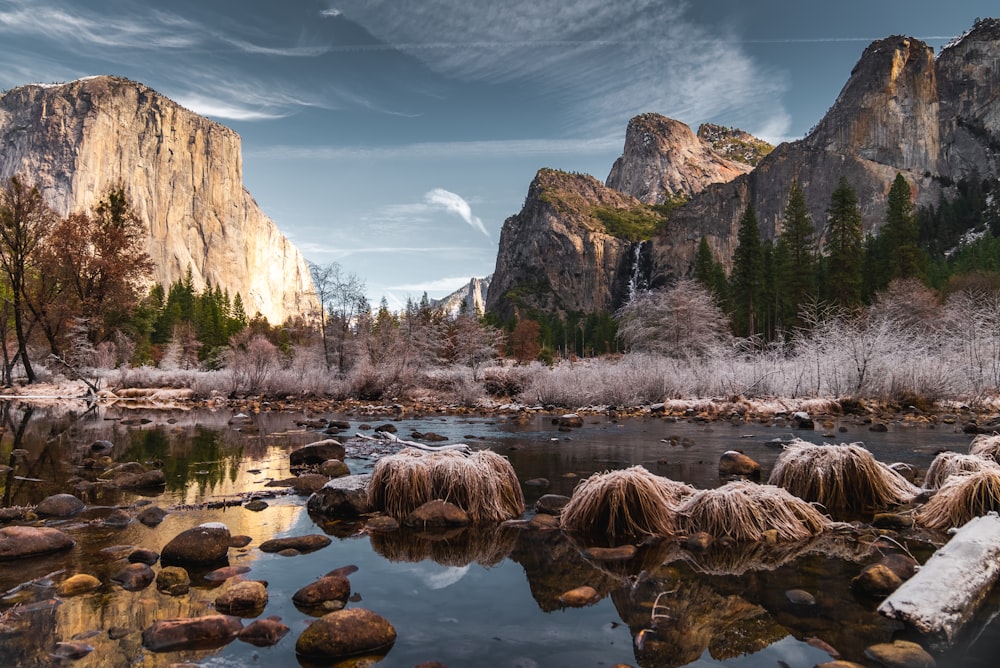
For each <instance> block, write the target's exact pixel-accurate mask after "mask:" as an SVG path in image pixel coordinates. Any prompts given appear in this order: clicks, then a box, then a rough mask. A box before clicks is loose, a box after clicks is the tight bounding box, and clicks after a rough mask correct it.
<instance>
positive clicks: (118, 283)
mask: <svg viewBox="0 0 1000 668" xmlns="http://www.w3.org/2000/svg"><path fill="white" fill-rule="evenodd" d="M146 237H147V233H146V228H145V226H144V225H143V223H142V221H141V220H140V219H139V217H138V215H137V214H136V213H135V210H134V208H133V207H132V203H131V202H130V200H129V198H128V196H127V195H126V194H125V190H124V188H123V187H122V186H120V185H119V186H115V187H112V188H111V189H110V190H109V191H108V192H107V193H106V194H105V196H104V197H103V198H102V199H101V201H100V202H98V203H97V206H95V207H94V210H93V212H92V213H91V214H87V213H76V214H71V215H70V216H68V217H66V218H63V219H62V220H60V221H59V222H58V223H57V224H56V226H55V229H54V230H53V234H51V235H50V236H49V238H48V239H47V242H46V243H45V244H44V248H43V251H42V253H43V257H44V262H43V267H44V271H43V272H41V275H39V276H38V277H37V282H36V284H35V286H34V289H33V290H32V297H33V298H32V299H31V300H30V305H31V308H32V311H33V313H34V315H35V317H36V318H37V320H38V321H39V324H40V325H41V327H42V329H43V331H44V332H45V334H46V337H47V338H48V341H49V345H50V347H51V348H52V352H53V354H59V350H60V347H61V345H60V335H61V333H62V331H63V329H64V328H65V326H66V322H67V320H68V319H70V318H81V319H84V320H86V321H87V322H89V323H90V324H91V326H92V327H93V330H92V331H91V332H90V336H91V340H92V342H93V343H98V342H100V341H102V340H105V339H107V338H108V337H109V336H110V335H111V333H112V331H113V330H114V328H115V327H116V326H117V325H118V324H120V323H121V322H123V321H124V320H125V319H126V318H127V317H128V315H129V313H130V312H131V310H132V308H133V306H134V305H135V304H136V303H138V301H139V298H140V295H141V291H142V289H143V287H144V284H145V282H146V281H147V280H148V279H149V277H150V275H151V273H152V271H153V261H152V260H151V259H150V257H149V255H148V254H147V253H146V251H145V241H146Z"/></svg>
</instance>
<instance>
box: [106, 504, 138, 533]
mask: <svg viewBox="0 0 1000 668" xmlns="http://www.w3.org/2000/svg"><path fill="white" fill-rule="evenodd" d="M131 521H132V518H131V517H129V514H128V513H126V512H125V511H124V510H122V509H120V508H115V509H114V510H112V511H111V512H110V513H108V514H107V516H106V517H105V518H104V520H103V521H102V522H101V523H102V524H103V525H104V526H106V527H108V528H109V529H124V528H125V527H127V526H128V525H129V523H130V522H131Z"/></svg>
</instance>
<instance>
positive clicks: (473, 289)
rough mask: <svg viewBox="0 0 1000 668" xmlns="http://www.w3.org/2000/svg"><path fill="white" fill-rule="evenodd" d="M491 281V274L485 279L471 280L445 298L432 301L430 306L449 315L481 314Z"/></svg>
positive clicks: (484, 307)
mask: <svg viewBox="0 0 1000 668" xmlns="http://www.w3.org/2000/svg"><path fill="white" fill-rule="evenodd" d="M492 280H493V275H492V274H491V275H489V276H487V277H486V278H472V279H471V280H470V281H469V282H468V283H467V284H465V285H463V286H462V287H460V288H459V289H458V290H455V291H454V292H453V293H451V294H450V295H448V296H447V297H443V298H441V299H435V300H432V304H433V305H434V306H436V307H438V308H441V309H444V311H445V313H448V314H450V315H458V314H459V313H468V314H470V315H474V314H476V313H483V312H484V311H485V310H486V293H487V292H489V289H490V281H492Z"/></svg>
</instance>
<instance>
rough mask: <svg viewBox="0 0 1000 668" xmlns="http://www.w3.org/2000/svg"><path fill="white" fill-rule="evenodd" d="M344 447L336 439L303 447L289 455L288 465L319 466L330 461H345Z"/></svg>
mask: <svg viewBox="0 0 1000 668" xmlns="http://www.w3.org/2000/svg"><path fill="white" fill-rule="evenodd" d="M345 452H346V451H345V450H344V446H343V445H341V443H340V441H338V440H336V439H334V438H328V439H325V440H322V441H316V442H315V443H309V444H307V445H303V446H302V447H301V448H299V449H298V450H293V451H292V453H291V454H289V455H288V463H289V464H290V465H291V466H293V467H295V466H319V465H320V464H322V463H323V462H325V461H327V460H328V459H339V460H341V461H343V460H344V456H345Z"/></svg>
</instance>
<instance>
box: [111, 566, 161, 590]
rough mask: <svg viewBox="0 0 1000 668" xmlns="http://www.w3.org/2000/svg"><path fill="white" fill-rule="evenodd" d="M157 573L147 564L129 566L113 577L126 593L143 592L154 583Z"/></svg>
mask: <svg viewBox="0 0 1000 668" xmlns="http://www.w3.org/2000/svg"><path fill="white" fill-rule="evenodd" d="M155 579H156V573H154V572H153V569H152V568H150V567H149V566H148V565H147V564H129V565H128V566H126V567H125V568H123V569H122V570H120V571H118V572H117V573H115V574H114V575H112V576H111V581H112V582H115V583H117V584H119V585H121V588H122V589H124V590H125V591H142V590H143V589H145V588H146V587H148V586H149V585H151V584H152V583H153V580H155Z"/></svg>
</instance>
